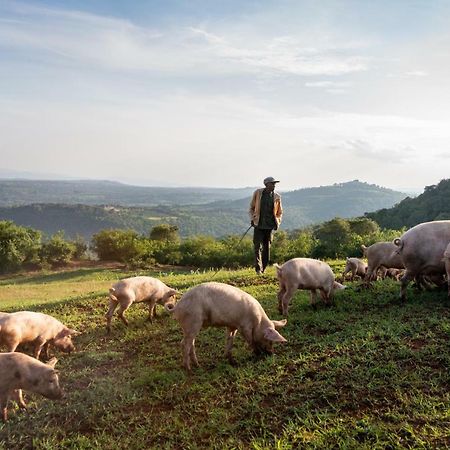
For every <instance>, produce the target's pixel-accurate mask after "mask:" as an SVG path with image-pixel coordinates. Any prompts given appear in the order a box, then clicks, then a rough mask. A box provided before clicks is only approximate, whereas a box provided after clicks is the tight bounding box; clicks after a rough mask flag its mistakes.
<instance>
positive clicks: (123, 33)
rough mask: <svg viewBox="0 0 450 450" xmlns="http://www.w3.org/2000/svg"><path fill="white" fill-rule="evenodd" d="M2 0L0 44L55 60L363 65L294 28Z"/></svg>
mask: <svg viewBox="0 0 450 450" xmlns="http://www.w3.org/2000/svg"><path fill="white" fill-rule="evenodd" d="M6 5H7V7H6V14H7V15H8V16H9V17H6V19H5V20H3V21H1V22H0V46H1V47H3V48H6V49H21V50H25V51H26V50H30V51H33V52H35V57H36V56H40V58H47V59H52V60H53V62H56V63H60V64H64V63H67V62H76V63H79V64H90V65H93V66H99V67H103V68H106V69H110V70H125V71H126V70H131V71H148V72H152V71H155V72H158V71H159V72H163V73H169V74H171V73H173V74H181V73H182V74H186V71H188V73H197V74H200V73H201V74H202V75H205V74H227V73H235V74H248V73H251V74H264V73H269V74H270V73H273V74H286V75H301V76H303V75H307V76H310V75H342V74H348V73H353V72H360V71H365V70H367V68H368V58H367V57H365V56H362V55H360V54H359V53H358V52H359V51H360V49H359V47H358V48H357V50H356V49H355V47H353V46H351V45H350V46H349V43H348V42H345V43H343V44H342V45H333V46H322V47H320V48H319V47H311V46H308V45H305V43H304V42H302V39H301V38H299V37H298V36H295V35H289V36H272V37H266V36H264V35H262V34H261V32H260V31H255V30H253V31H249V30H247V29H245V25H243V28H244V29H241V30H239V32H238V31H236V30H233V29H232V28H231V27H230V28H229V29H225V31H223V32H222V33H221V34H219V33H218V32H214V31H210V30H209V29H206V28H205V27H202V26H178V27H172V28H167V27H166V28H164V29H163V30H160V29H150V28H145V27H141V26H137V25H135V24H134V23H132V22H130V21H128V20H124V19H116V18H111V17H103V16H99V15H95V14H88V13H84V12H79V11H68V10H59V9H50V8H43V7H36V6H30V5H26V4H13V3H6ZM211 27H212V28H214V24H212V25H211ZM242 35H245V39H242ZM36 52H39V53H37V54H36Z"/></svg>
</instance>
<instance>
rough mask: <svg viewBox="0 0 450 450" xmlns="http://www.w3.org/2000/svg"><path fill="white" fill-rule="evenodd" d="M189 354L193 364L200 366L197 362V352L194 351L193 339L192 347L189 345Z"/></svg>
mask: <svg viewBox="0 0 450 450" xmlns="http://www.w3.org/2000/svg"><path fill="white" fill-rule="evenodd" d="M189 356H190V358H191V361H192V363H193V364H194V366H195V367H200V364H199V363H198V359H197V354H196V353H195V339H194V340H193V341H192V347H191V351H190V353H189Z"/></svg>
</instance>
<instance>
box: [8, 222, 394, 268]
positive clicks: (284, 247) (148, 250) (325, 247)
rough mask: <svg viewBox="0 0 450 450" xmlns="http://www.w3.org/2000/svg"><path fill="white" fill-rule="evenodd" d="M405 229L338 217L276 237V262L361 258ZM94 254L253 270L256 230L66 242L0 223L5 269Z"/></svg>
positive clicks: (107, 235)
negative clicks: (224, 234)
mask: <svg viewBox="0 0 450 450" xmlns="http://www.w3.org/2000/svg"><path fill="white" fill-rule="evenodd" d="M401 233H402V231H398V230H386V229H385V230H381V229H380V227H379V226H378V224H377V223H376V222H374V221H373V220H371V219H368V218H357V219H349V220H346V219H341V218H335V219H332V220H330V221H328V222H324V223H322V224H320V225H317V226H314V227H309V228H305V229H301V230H295V231H292V232H286V231H278V232H276V233H275V234H274V240H273V245H272V258H271V259H272V261H274V262H279V263H282V262H284V261H287V260H288V259H291V258H295V257H312V258H344V257H346V256H361V244H365V245H370V244H372V243H374V242H379V241H386V240H389V241H390V240H392V239H394V238H395V237H398V236H400V235H401ZM87 252H90V255H91V256H90V257H91V258H92V255H94V254H95V257H96V258H98V259H99V260H101V261H119V262H123V263H125V264H127V265H128V266H129V267H134V268H138V267H139V268H146V267H151V266H153V265H155V264H171V265H182V266H190V267H199V268H217V267H228V268H238V267H248V266H251V265H252V264H253V243H252V237H251V232H250V233H249V235H247V236H245V237H244V238H242V237H241V236H239V235H231V236H227V237H225V238H221V239H216V238H214V237H212V236H204V235H199V236H193V237H189V238H185V239H182V238H181V237H180V234H179V230H178V228H177V227H176V226H175V225H170V224H161V225H157V226H155V227H153V228H152V229H151V230H150V232H149V233H148V234H147V235H144V234H139V233H137V232H136V231H134V230H121V229H105V230H102V231H100V232H98V233H96V234H94V236H93V238H92V241H91V242H90V243H89V245H88V243H86V242H85V241H84V239H83V238H80V237H79V238H76V239H73V240H66V239H65V238H64V234H63V233H62V232H58V233H55V234H54V235H52V236H50V237H45V236H42V234H41V232H39V231H37V230H33V229H32V228H27V227H21V226H19V225H16V224H14V223H13V222H11V221H0V271H1V272H12V271H17V270H20V269H27V268H38V267H47V266H52V267H54V266H58V265H64V264H66V263H68V262H69V261H71V260H74V259H83V258H88V254H87Z"/></svg>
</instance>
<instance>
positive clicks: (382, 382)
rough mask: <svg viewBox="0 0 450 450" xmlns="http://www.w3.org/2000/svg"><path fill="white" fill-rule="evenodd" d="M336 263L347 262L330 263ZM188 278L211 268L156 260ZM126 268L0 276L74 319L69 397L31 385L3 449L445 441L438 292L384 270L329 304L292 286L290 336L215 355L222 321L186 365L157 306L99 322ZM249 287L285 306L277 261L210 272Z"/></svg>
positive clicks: (7, 428) (11, 293)
mask: <svg viewBox="0 0 450 450" xmlns="http://www.w3.org/2000/svg"><path fill="white" fill-rule="evenodd" d="M332 267H333V269H334V270H335V271H336V273H341V272H342V268H343V262H342V261H336V262H332ZM146 274H149V275H153V276H157V277H159V278H161V279H162V280H163V281H164V282H166V283H167V284H168V285H170V286H172V287H174V288H176V289H178V290H180V291H181V292H183V291H185V290H187V289H188V288H189V287H191V286H194V285H196V284H198V283H201V282H204V281H209V280H211V277H212V276H213V274H214V272H213V271H206V272H198V273H196V272H185V273H183V272H182V271H178V272H163V271H161V272H152V273H146ZM130 275H137V273H135V272H133V273H131V272H123V271H119V270H106V269H94V268H91V269H79V270H75V271H67V272H60V273H52V272H49V273H43V274H39V275H34V276H15V277H10V278H3V279H1V280H0V310H2V311H15V310H20V309H25V308H26V309H30V310H36V311H43V312H46V313H48V314H51V315H54V316H55V317H57V318H58V319H60V320H62V321H63V322H64V323H66V324H67V325H70V326H71V327H73V328H76V329H77V330H79V331H82V334H81V335H80V336H78V337H76V338H75V342H76V346H77V349H78V351H77V352H76V353H74V354H72V355H62V354H60V355H58V356H60V359H59V362H58V365H57V367H58V366H59V369H60V383H61V385H62V387H63V388H64V390H65V391H66V397H65V399H64V400H62V401H59V402H51V401H50V400H46V399H44V398H43V397H39V396H34V395H32V394H27V395H26V399H27V400H28V403H29V405H30V411H29V412H28V413H25V412H23V411H19V410H18V409H14V408H13V409H12V410H10V420H9V422H8V423H7V424H0V448H4V449H24V448H36V449H92V448H104V449H116V448H132V449H141V448H142V449H148V448H155V449H156V448H157V449H173V448H177V449H197V448H217V449H222V448H229V449H247V448H250V449H293V448H308V449H309V448H310V449H324V448H325V449H326V448H345V449H378V448H379V449H394V448H448V447H450V392H449V386H450V372H449V367H450V345H449V340H450V339H449V338H450V320H449V317H450V305H449V304H448V302H447V300H446V297H447V296H446V293H445V292H444V291H438V290H436V291H431V292H417V291H414V290H413V289H411V290H409V292H408V296H409V297H408V301H407V303H406V304H401V303H399V301H398V294H399V286H398V285H397V284H396V283H395V282H392V281H390V280H388V281H384V282H378V283H376V284H375V285H374V287H373V288H372V289H370V290H364V289H360V288H359V286H358V283H356V282H355V283H347V285H348V286H349V287H348V289H346V290H344V291H339V292H338V293H337V294H336V298H335V300H336V304H335V306H333V307H331V308H326V307H323V306H319V308H318V310H317V311H314V310H313V309H312V308H311V307H310V306H309V294H308V293H307V292H303V291H298V292H297V294H296V296H295V297H294V299H293V302H292V306H291V309H290V312H289V318H288V324H287V326H286V327H285V328H284V329H283V330H282V334H283V335H284V336H285V337H286V338H287V340H288V342H287V343H286V344H284V345H278V346H276V348H275V354H274V355H273V356H270V357H267V358H265V359H255V358H254V357H253V355H252V354H251V353H250V351H249V349H248V348H247V347H246V345H245V344H244V342H243V340H242V339H241V338H239V337H238V338H237V339H236V346H235V349H234V355H235V357H236V360H237V361H238V365H237V366H236V367H232V366H230V365H229V364H228V363H227V361H226V360H225V358H224V356H223V351H224V344H225V332H224V330H223V329H214V328H210V329H206V330H202V332H201V333H200V335H199V336H198V338H197V341H196V346H197V355H198V357H199V361H200V364H201V367H200V368H198V369H194V371H193V374H192V375H186V374H185V373H184V371H183V370H182V368H181V351H180V346H179V342H180V340H181V338H182V334H181V331H180V329H179V328H178V325H177V323H176V322H175V321H174V320H173V319H172V318H171V317H170V316H169V315H168V314H167V313H165V312H164V311H163V310H162V308H159V310H158V313H159V317H157V319H156V320H155V321H154V323H153V324H149V323H147V322H145V319H146V317H147V311H146V309H145V308H144V306H143V305H139V304H138V305H133V306H132V307H131V308H130V310H129V313H128V318H129V320H130V326H129V327H128V328H126V327H125V326H124V325H123V324H122V323H121V322H119V321H118V320H117V318H114V321H113V332H112V335H111V336H107V335H106V334H105V321H104V314H105V312H106V310H107V296H106V292H107V288H108V287H109V286H110V285H111V282H112V281H114V280H117V279H119V278H122V277H125V276H130ZM213 279H214V280H215V281H221V282H226V283H230V284H233V285H235V286H238V287H240V288H241V289H244V290H245V291H247V292H249V293H250V294H252V295H253V296H255V297H256V298H257V299H258V300H259V301H260V302H261V304H262V305H263V306H264V308H265V310H266V312H267V313H268V315H269V317H271V318H273V319H279V318H280V315H279V314H278V312H277V301H276V293H277V287H278V285H277V282H276V279H275V273H274V270H273V269H270V270H269V273H268V274H267V275H265V276H264V277H257V276H256V275H254V274H253V272H252V271H251V270H239V271H226V270H222V271H220V272H218V273H217V274H216V275H215V276H214V278H213Z"/></svg>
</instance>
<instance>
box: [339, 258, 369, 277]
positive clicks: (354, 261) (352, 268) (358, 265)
mask: <svg viewBox="0 0 450 450" xmlns="http://www.w3.org/2000/svg"><path fill="white" fill-rule="evenodd" d="M366 270H367V264H366V263H365V262H364V261H362V260H360V259H358V258H347V259H346V261H345V269H344V273H343V276H342V278H343V279H344V280H345V276H346V275H347V274H348V273H349V272H351V273H352V277H351V279H350V280H351V281H353V280H354V278H355V276H356V275H358V276H360V277H361V278H364V276H365V275H366Z"/></svg>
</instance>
